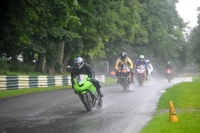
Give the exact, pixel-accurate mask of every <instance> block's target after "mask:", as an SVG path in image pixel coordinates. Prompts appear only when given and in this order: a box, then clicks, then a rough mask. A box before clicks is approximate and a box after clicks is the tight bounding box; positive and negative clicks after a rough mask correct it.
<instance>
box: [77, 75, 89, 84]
mask: <svg viewBox="0 0 200 133" xmlns="http://www.w3.org/2000/svg"><path fill="white" fill-rule="evenodd" d="M86 78H87V75H85V74H80V75H78V77H77V82H78V85H82V84H83V83H84V82H85V80H86Z"/></svg>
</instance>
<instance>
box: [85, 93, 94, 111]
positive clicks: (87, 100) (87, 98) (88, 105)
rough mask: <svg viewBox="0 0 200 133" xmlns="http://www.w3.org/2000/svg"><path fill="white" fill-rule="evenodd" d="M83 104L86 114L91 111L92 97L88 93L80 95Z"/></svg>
mask: <svg viewBox="0 0 200 133" xmlns="http://www.w3.org/2000/svg"><path fill="white" fill-rule="evenodd" d="M82 99H83V104H84V106H85V108H86V110H87V111H88V112H90V111H92V108H93V104H92V97H91V94H90V93H89V92H86V93H85V94H83V95H82Z"/></svg>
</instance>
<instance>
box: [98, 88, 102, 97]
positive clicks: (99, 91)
mask: <svg viewBox="0 0 200 133" xmlns="http://www.w3.org/2000/svg"><path fill="white" fill-rule="evenodd" d="M97 93H98V94H99V95H100V97H103V93H102V92H101V90H100V88H98V89H97Z"/></svg>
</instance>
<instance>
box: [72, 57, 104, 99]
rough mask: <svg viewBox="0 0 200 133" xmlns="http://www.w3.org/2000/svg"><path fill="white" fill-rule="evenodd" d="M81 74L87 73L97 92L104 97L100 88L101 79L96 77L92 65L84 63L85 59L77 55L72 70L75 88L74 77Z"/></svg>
mask: <svg viewBox="0 0 200 133" xmlns="http://www.w3.org/2000/svg"><path fill="white" fill-rule="evenodd" d="M79 74H87V75H88V77H90V78H91V82H92V83H93V85H94V86H95V87H96V89H97V93H98V94H99V95H100V96H101V97H103V94H102V92H101V90H100V88H101V86H100V84H99V81H98V80H96V79H95V73H94V70H93V68H92V66H91V65H89V64H87V63H84V60H83V59H82V58H81V57H76V58H75V60H74V68H73V69H72V71H71V83H72V88H73V89H74V84H75V83H74V78H75V77H76V76H77V75H79Z"/></svg>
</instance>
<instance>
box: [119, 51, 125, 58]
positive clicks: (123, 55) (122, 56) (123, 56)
mask: <svg viewBox="0 0 200 133" xmlns="http://www.w3.org/2000/svg"><path fill="white" fill-rule="evenodd" d="M120 58H121V59H122V60H125V58H126V52H122V53H121V55H120Z"/></svg>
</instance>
